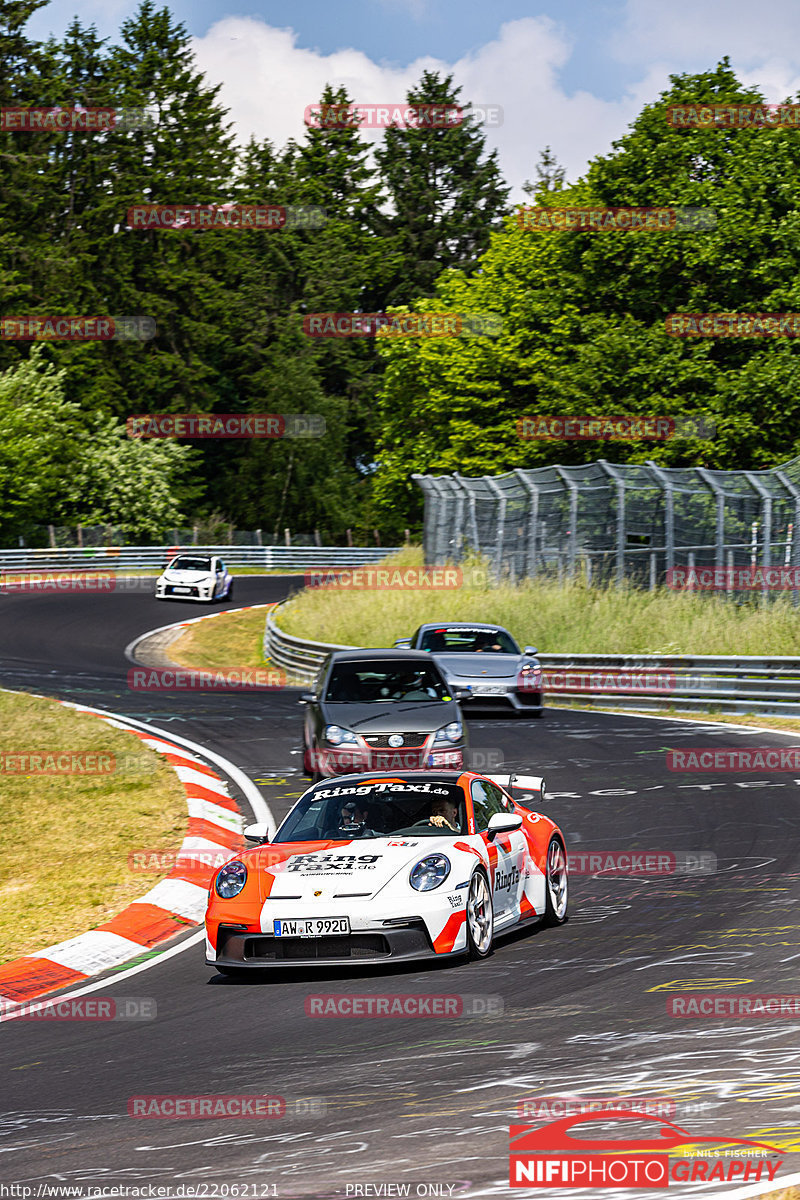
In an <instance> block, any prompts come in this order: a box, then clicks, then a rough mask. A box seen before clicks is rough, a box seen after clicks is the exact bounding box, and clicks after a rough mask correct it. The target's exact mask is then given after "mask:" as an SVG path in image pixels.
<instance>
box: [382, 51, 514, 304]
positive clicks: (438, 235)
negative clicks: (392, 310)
mask: <svg viewBox="0 0 800 1200" xmlns="http://www.w3.org/2000/svg"><path fill="white" fill-rule="evenodd" d="M460 95H461V88H459V87H454V86H453V77H452V75H448V76H446V77H445V78H444V79H442V78H441V77H440V76H439V74H438V72H435V71H424V72H423V75H422V79H421V81H420V83H419V84H418V86H417V87H415V88H411V89H410V91H409V92H408V95H407V100H408V103H409V104H432V105H442V106H447V107H459V106H461V101H460ZM462 107H464V111H465V114H466V118H465V119H464V120H463V121H461V122H460V123H458V124H453V125H452V126H450V127H447V128H435V127H432V126H428V127H425V126H424V125H421V126H420V127H419V128H416V129H415V128H408V129H400V128H397V127H396V126H390V128H388V129H387V130H386V132H385V135H384V139H383V143H382V145H380V146H379V147H378V149H377V150H376V153H375V158H376V161H377V163H378V166H379V168H380V172H381V177H382V179H383V182H384V185H385V187H386V190H387V193H388V197H389V204H390V212H391V215H390V216H389V217H388V219H387V225H388V232H389V234H390V236H391V237H392V238H393V240H394V241H395V242H396V244H397V246H398V248H399V250H400V252H401V254H402V260H401V263H400V265H399V267H398V269H397V270H396V271H395V273H394V274H393V276H392V278H391V280H390V281H389V284H388V286H387V288H386V292H385V296H384V302H385V304H386V305H394V304H409V303H411V302H412V301H413V300H414V299H415V298H416V297H417V296H432V295H433V294H434V285H435V281H436V279H437V277H438V275H439V274H440V273H441V272H442V271H443V270H445V269H447V268H449V267H461V268H462V269H464V270H465V271H471V270H474V269H475V267H476V266H477V263H478V259H479V257H480V255H481V253H482V252H483V251H484V250H485V249H486V248H487V246H488V245H489V235H490V233H491V231H492V230H493V229H498V228H500V226H501V223H502V222H501V218H502V216H503V214H504V213H505V212H506V211H507V200H508V194H509V191H510V189H509V188H508V187H507V186H506V185H505V184H504V182H503V179H502V176H501V174H500V168H499V166H498V162H497V151H496V150H493V151H492V152H491V153H490V154H486V153H485V144H486V138H485V136H484V134H483V133H482V132H481V131H480V129H479V128H478V125H477V123H476V121H475V120H474V118H472V117H470V116H469V106H468V105H467V106H462Z"/></svg>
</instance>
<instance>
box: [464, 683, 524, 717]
mask: <svg viewBox="0 0 800 1200" xmlns="http://www.w3.org/2000/svg"><path fill="white" fill-rule="evenodd" d="M454 686H455V687H459V688H469V689H470V691H471V692H472V695H471V697H470V699H469V700H468V701H467V702H466V704H465V706H464V711H465V713H466V714H467V716H469V714H470V713H471V712H473V711H475V710H476V709H479V708H481V709H491V710H494V711H497V710H502V709H509V708H511V709H513V710H514V711H515V712H526V711H531V710H536V709H541V708H542V707H543V704H544V697H543V694H542V692H541V691H528V690H527V689H522V688H519V687H518V686H517V684H516V683H509V684H508V685H507V686H504V685H502V684H496V685H494V686H492V685H487V684H478V683H475V682H470V680H458V681H457V682H456V683H454ZM482 687H485V688H486V689H487V690H486V691H481V690H480V689H481V688H482ZM489 687H492V690H491V691H489V690H488V688H489Z"/></svg>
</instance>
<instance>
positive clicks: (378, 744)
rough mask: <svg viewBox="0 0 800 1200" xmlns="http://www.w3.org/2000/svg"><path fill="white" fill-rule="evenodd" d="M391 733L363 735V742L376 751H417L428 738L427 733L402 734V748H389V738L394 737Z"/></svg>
mask: <svg viewBox="0 0 800 1200" xmlns="http://www.w3.org/2000/svg"><path fill="white" fill-rule="evenodd" d="M394 736H395V734H393V733H367V734H365V735H364V741H365V742H366V743H367V744H368V745H369V746H372V747H373V748H374V749H376V750H395V749H396V750H419V749H421V748H422V747H423V746H424V745H425V742H426V741H427V740H428V738H429V737H430V734H427V733H404V734H402V735H401V736H402V738H403V744H402V746H390V745H389V738H390V737H394Z"/></svg>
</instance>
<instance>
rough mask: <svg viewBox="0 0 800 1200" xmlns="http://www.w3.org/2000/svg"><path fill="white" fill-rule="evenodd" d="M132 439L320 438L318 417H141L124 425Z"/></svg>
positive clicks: (322, 425) (321, 422) (322, 420)
mask: <svg viewBox="0 0 800 1200" xmlns="http://www.w3.org/2000/svg"><path fill="white" fill-rule="evenodd" d="M125 427H126V430H127V433H128V437H132V438H168V437H177V438H190V439H192V440H194V439H200V438H220V439H225V438H317V437H323V436H324V434H325V430H326V428H327V427H326V424H325V418H324V417H323V416H321V415H320V414H319V413H285V414H284V413H138V414H137V415H136V416H133V417H128V419H127V421H126V422H125Z"/></svg>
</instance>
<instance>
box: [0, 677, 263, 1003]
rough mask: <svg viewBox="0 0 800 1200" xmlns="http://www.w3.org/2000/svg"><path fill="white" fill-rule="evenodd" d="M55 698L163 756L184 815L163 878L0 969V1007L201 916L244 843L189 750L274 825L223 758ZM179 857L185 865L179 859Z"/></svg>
mask: <svg viewBox="0 0 800 1200" xmlns="http://www.w3.org/2000/svg"><path fill="white" fill-rule="evenodd" d="M57 703H59V704H63V705H64V706H65V707H66V708H73V709H75V710H76V711H78V712H83V713H89V714H91V715H93V716H96V717H98V718H99V719H101V720H104V721H106V722H107V723H108V724H109V725H113V726H114V727H115V728H116V729H123V730H125V731H126V732H128V733H130V734H132V735H133V736H134V737H138V738H139V739H140V740H141V741H142V743H143V744H144V745H145V746H149V747H150V749H152V750H155V751H157V752H158V753H159V754H162V755H164V757H165V758H166V759H167V761H168V762H169V763H170V765H171V766H172V768H173V770H174V771H175V773H176V775H177V776H178V778H179V779H180V781H181V783H182V784H183V788H184V791H185V793H186V804H187V808H188V812H189V820H188V825H187V830H186V835H185V837H184V840H183V844H182V845H181V847H180V850H179V851H178V852H177V857H176V864H175V866H174V867H173V869H172V870H171V871H170V873H169V875H168V876H167V878H166V879H163V880H161V882H160V883H157V884H156V885H155V886H154V887H152V888H151V889H150V890H149V891H148V892H146V893H145V894H144V895H143V896H139V897H138V899H136V900H134V901H132V902H131V903H130V904H129V905H128V907H127V908H125V909H123V911H122V912H121V913H118V914H117V915H116V916H115V917H112V918H111V920H110V921H106V922H105V924H103V925H100V926H98V928H97V929H92V930H90V931H88V932H87V933H82V934H79V935H78V936H77V937H73V938H69V939H68V940H67V941H65V942H58V943H57V944H56V945H54V946H47V947H46V948H45V949H44V950H38V951H36V953H35V954H29V955H26V956H25V957H24V958H18V959H16V960H14V961H13V962H9V963H5V964H4V965H2V966H0V1007H3V1006H5V1005H7V1004H14V1003H20V1002H23V1001H27V1000H31V999H33V998H35V997H37V996H42V995H45V994H46V993H48V992H53V991H57V990H60V989H61V988H64V987H68V986H70V985H72V984H76V983H80V982H82V981H84V980H86V979H89V978H90V976H92V975H96V974H98V973H99V972H101V971H107V970H109V969H110V968H112V967H118V966H119V965H120V964H121V963H125V962H127V961H129V960H130V959H132V958H137V957H140V956H141V955H142V954H143V953H144V952H146V951H148V950H150V949H152V947H153V946H155V945H157V944H158V943H160V942H164V941H167V940H168V939H169V938H172V937H174V936H175V935H176V934H178V933H181V932H183V931H184V930H186V929H188V928H190V927H192V926H195V925H199V924H200V923H201V922H202V921H203V918H204V916H205V910H206V906H207V903H208V888H209V885H210V883H211V880H212V878H213V876H214V874H215V872H216V871H217V870H218V867H219V865H221V863H222V862H224V861H225V859H226V858H232V857H233V856H234V855H235V853H236V851H237V850H239V849H241V847H242V846H243V845H244V841H243V838H242V827H243V823H244V822H243V818H242V816H241V814H240V812H239V809H238V807H237V804H236V801H235V800H234V799H233V798H232V797H231V796H230V795H229V794H228V788H227V785H226V784H225V782H224V781H223V780H222V779H221V778H220V776H219V775H218V774H217V773H216V772H215V771H214V770H212V768H211V767H209V766H208V765H207V764H206V763H204V762H203V761H202V760H201V759H200V758H199V757H197V755H196V754H195V753H193V752H192V751H193V750H197V751H199V752H200V753H203V754H204V757H207V758H209V759H210V760H211V761H214V762H217V763H218V764H219V765H220V766H221V767H222V768H223V769H224V770H225V771H226V773H227V774H229V775H230V776H231V778H233V779H235V780H236V782H237V783H239V785H240V786H243V790H244V791H245V795H246V796H247V798H248V801H249V803H250V806H251V808H252V809H253V812H254V815H255V817H256V820H259V821H264V820H266V822H267V824H268V825H270V827H271V828H274V821H273V819H272V814H271V813H270V811H269V808H268V806H267V804H266V802H265V801H264V799H263V797H262V796H261V794H260V792H259V791H258V789H257V788H256V787H255V785H254V784H253V783H252V781H251V780H249V779H247V777H246V776H245V775H244V774H243V772H241V771H239V769H238V768H237V767H234V766H233V764H232V763H230V764H229V763H227V762H226V760H225V759H223V758H222V757H221V756H219V755H217V754H214V753H212V752H211V751H205V750H204V748H203V747H201V746H197V745H196V744H195V743H193V742H187V741H186V739H184V738H177V737H175V738H173V737H172V736H171V735H169V734H166V733H164V732H163V731H162V730H151V729H150V728H149V727H148V726H146V725H143V724H142V723H140V722H138V721H137V722H133V721H130V720H128V719H126V718H124V717H120V716H117V715H116V714H113V713H106V712H102V711H101V710H100V709H96V708H88V707H86V706H85V705H83V704H72V703H70V702H69V701H64V700H60V701H57ZM198 851H203V855H202V857H203V858H209V859H211V858H212V856H213V861H217V863H218V865H217V866H212V865H210V863H206V862H203V861H198V858H200V856H199V855H198ZM181 855H183V856H184V862H181V861H180V857H181Z"/></svg>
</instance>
